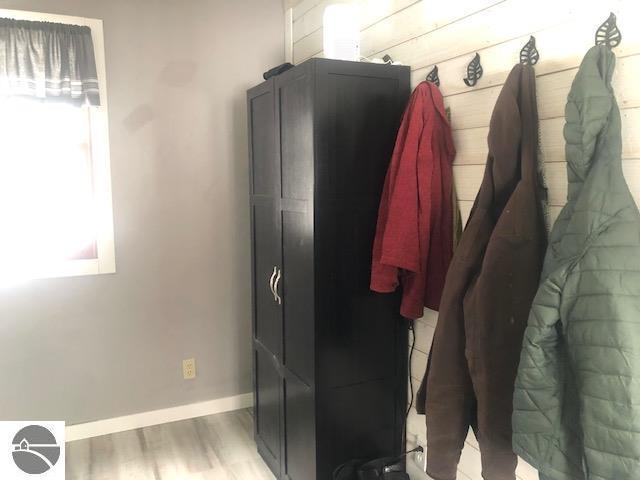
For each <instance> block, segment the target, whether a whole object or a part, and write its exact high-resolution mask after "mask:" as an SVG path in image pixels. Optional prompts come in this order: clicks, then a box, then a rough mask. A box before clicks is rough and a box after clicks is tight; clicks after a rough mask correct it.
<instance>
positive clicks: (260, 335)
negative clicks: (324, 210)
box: [252, 199, 282, 358]
mask: <svg viewBox="0 0 640 480" xmlns="http://www.w3.org/2000/svg"><path fill="white" fill-rule="evenodd" d="M252 220H253V295H254V309H255V311H254V335H255V338H256V339H257V340H259V341H260V342H261V343H262V344H263V345H264V346H265V347H266V348H267V349H269V351H271V353H273V354H274V355H276V357H278V358H281V354H282V308H281V306H280V305H279V304H278V303H277V301H276V297H275V295H274V294H273V292H272V289H271V286H272V285H273V283H274V281H275V279H276V277H277V269H278V268H279V267H280V252H281V239H280V233H279V230H280V229H279V222H280V216H279V215H277V214H276V209H275V206H274V202H273V201H271V200H268V199H263V200H262V201H261V203H256V204H255V205H253V219H252Z"/></svg>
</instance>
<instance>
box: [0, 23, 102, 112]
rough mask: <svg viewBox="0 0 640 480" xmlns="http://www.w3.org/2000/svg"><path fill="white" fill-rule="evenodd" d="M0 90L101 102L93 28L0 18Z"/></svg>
mask: <svg viewBox="0 0 640 480" xmlns="http://www.w3.org/2000/svg"><path fill="white" fill-rule="evenodd" d="M0 95H5V96H7V95H20V96H28V97H35V98H40V99H44V100H58V101H60V100H62V101H68V102H72V103H75V104H82V103H84V102H85V101H88V102H89V103H90V104H92V105H99V104H100V95H99V90H98V75H97V72H96V60H95V54H94V50H93V41H92V39H91V29H90V28H89V27H82V26H77V25H66V24H61V23H49V22H32V21H28V20H14V19H8V18H0Z"/></svg>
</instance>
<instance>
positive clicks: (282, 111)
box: [276, 64, 315, 385]
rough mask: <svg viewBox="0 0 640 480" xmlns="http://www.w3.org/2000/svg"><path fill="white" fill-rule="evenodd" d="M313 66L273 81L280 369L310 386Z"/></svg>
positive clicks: (312, 340) (312, 341)
mask: <svg viewBox="0 0 640 480" xmlns="http://www.w3.org/2000/svg"><path fill="white" fill-rule="evenodd" d="M311 67H312V65H311V64H304V65H301V66H299V67H297V68H295V69H293V70H289V71H288V72H286V73H285V74H283V75H280V76H278V77H277V79H276V105H277V108H276V123H277V124H278V125H280V134H279V135H278V137H277V140H276V141H277V143H278V144H279V148H278V151H279V152H280V168H281V172H282V173H281V185H282V188H281V192H280V195H281V223H280V225H281V229H282V230H281V231H282V262H283V265H282V269H283V275H284V277H283V283H282V287H283V297H284V304H283V322H284V325H283V334H284V338H283V348H284V352H283V365H284V367H285V368H286V369H287V370H289V371H291V372H292V373H294V374H295V375H296V376H297V377H298V378H300V379H301V380H302V381H303V382H304V383H306V384H307V385H312V384H313V382H314V370H315V368H314V365H315V353H314V352H315V348H314V346H315V333H314V323H315V322H314V295H313V290H314V279H313V258H314V257H313V195H314V191H313V188H314V182H313V179H314V161H313V155H314V153H313V104H312V102H313V92H312V86H313V82H312V79H313V77H312V68H311Z"/></svg>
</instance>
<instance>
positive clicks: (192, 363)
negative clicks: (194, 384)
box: [182, 358, 196, 380]
mask: <svg viewBox="0 0 640 480" xmlns="http://www.w3.org/2000/svg"><path fill="white" fill-rule="evenodd" d="M182 376H183V377H184V379H185V380H190V379H192V378H196V359H195V358H187V359H185V360H182Z"/></svg>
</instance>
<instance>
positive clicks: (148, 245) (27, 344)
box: [0, 0, 284, 423]
mask: <svg viewBox="0 0 640 480" xmlns="http://www.w3.org/2000/svg"><path fill="white" fill-rule="evenodd" d="M0 8H14V9H21V10H27V9H28V10H34V11H43V12H49V13H59V14H66V15H76V16H82V17H92V18H100V19H102V20H104V34H105V45H106V63H107V82H108V94H109V98H108V101H109V110H110V112H109V113H110V119H109V124H110V139H111V140H110V143H111V167H112V184H113V206H114V217H115V218H114V221H115V237H116V238H115V240H116V263H117V273H116V274H115V275H100V276H94V277H76V278H66V279H49V280H38V281H32V282H29V283H27V284H24V285H21V286H17V287H12V288H5V289H2V290H0V372H2V373H1V376H0V384H1V385H2V386H1V387H0V420H9V419H34V420H35V419H45V418H46V419H64V420H66V421H67V422H69V423H79V422H85V421H90V420H95V419H102V418H109V417H114V416H119V415H124V414H130V413H135V412H140V411H146V410H152V409H157V408H163V407H169V406H175V405H181V404H187V403H192V402H196V401H202V400H209V399H214V398H219V397H225V396H229V395H236V394H239V393H244V392H248V391H250V390H251V382H250V377H251V375H250V372H251V365H250V349H249V340H250V281H249V277H250V273H249V268H250V266H249V263H250V262H249V259H248V256H249V245H250V243H249V217H248V212H249V208H248V178H247V176H248V173H247V170H248V161H247V147H246V143H247V141H246V106H245V90H246V89H247V88H248V87H250V86H252V85H254V84H256V83H258V82H259V81H260V80H261V73H262V72H263V71H264V70H266V69H267V68H269V67H272V66H274V65H277V64H279V63H282V61H283V59H284V46H283V38H284V25H283V11H282V2H281V0H242V1H235V0H226V1H225V0H188V1H185V0H162V1H157V0H135V1H134V0H108V1H106V0H0ZM189 357H195V358H196V361H197V367H198V377H197V378H196V379H195V380H190V381H185V380H183V379H182V359H183V358H189Z"/></svg>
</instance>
